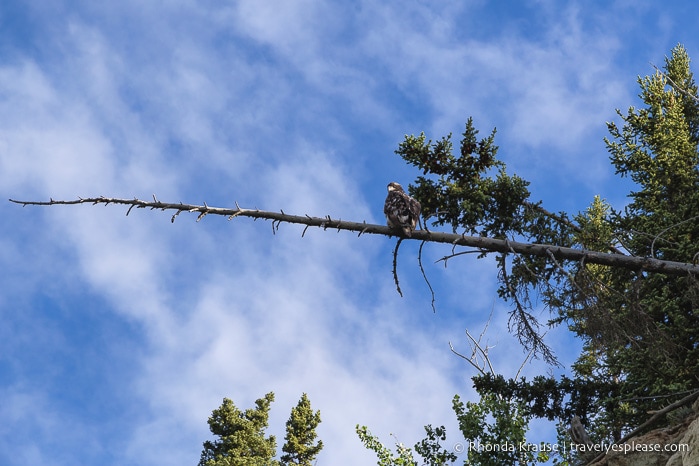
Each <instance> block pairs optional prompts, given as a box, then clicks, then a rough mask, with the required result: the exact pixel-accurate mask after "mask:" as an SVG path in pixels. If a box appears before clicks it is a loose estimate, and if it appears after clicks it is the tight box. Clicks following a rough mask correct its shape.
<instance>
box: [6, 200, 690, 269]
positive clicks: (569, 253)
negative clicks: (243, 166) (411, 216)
mask: <svg viewBox="0 0 699 466" xmlns="http://www.w3.org/2000/svg"><path fill="white" fill-rule="evenodd" d="M10 202H14V203H15V204H21V205H22V206H27V205H36V206H51V205H74V204H93V205H94V204H104V205H109V204H119V205H126V206H129V209H128V211H127V213H126V214H127V215H128V214H129V213H130V212H131V209H133V208H134V207H136V208H139V209H145V208H149V209H159V210H163V211H166V210H174V211H175V213H174V214H173V216H172V218H171V221H172V222H174V221H175V218H176V217H177V216H178V215H179V214H180V213H181V212H185V211H186V212H192V213H199V215H198V216H197V221H198V220H201V219H202V218H203V217H204V216H205V215H221V216H225V217H228V219H229V220H230V219H232V218H234V217H239V216H240V217H252V218H262V219H266V220H272V223H273V227H274V231H276V229H277V228H278V227H279V224H280V223H282V222H285V223H296V224H300V225H306V226H309V227H319V228H323V229H325V230H327V229H328V228H333V229H337V230H338V231H339V230H345V231H355V232H358V234H359V235H362V234H363V233H370V234H376V235H384V236H402V235H401V234H400V232H398V231H396V230H392V229H390V228H388V227H387V226H384V225H372V224H368V223H366V222H361V223H359V222H348V221H344V220H341V219H332V218H330V216H326V217H311V216H308V215H305V216H301V215H289V214H286V213H284V212H269V211H264V210H259V209H243V208H241V207H239V206H237V205H236V208H234V209H231V208H222V207H210V206H208V205H206V204H204V205H192V204H183V203H167V202H160V201H158V200H157V199H156V198H155V196H153V201H144V200H140V199H118V198H109V197H95V198H85V199H83V198H79V199H76V200H70V201H61V200H58V201H57V200H53V199H51V200H49V201H46V202H41V201H18V200H14V199H10ZM402 239H403V240H417V241H429V242H433V243H445V244H451V245H453V246H465V247H471V248H477V249H480V250H485V251H490V252H507V253H511V252H515V253H517V254H524V255H532V256H541V257H550V256H553V257H555V258H556V259H558V260H572V261H581V260H584V261H585V262H586V263H588V264H600V265H607V266H610V267H624V268H627V269H632V270H643V271H647V272H658V273H663V274H666V275H687V274H691V275H699V266H698V265H694V264H688V263H683V262H672V261H664V260H659V259H655V258H652V257H633V256H627V255H623V254H609V253H604V252H598V251H589V250H584V249H574V248H566V247H560V246H555V245H548V244H534V243H520V242H517V241H510V240H504V239H495V238H487V237H483V236H466V235H465V234H462V235H457V234H453V233H443V232H434V231H427V230H416V231H414V232H413V234H412V236H411V237H410V238H407V237H403V238H402Z"/></svg>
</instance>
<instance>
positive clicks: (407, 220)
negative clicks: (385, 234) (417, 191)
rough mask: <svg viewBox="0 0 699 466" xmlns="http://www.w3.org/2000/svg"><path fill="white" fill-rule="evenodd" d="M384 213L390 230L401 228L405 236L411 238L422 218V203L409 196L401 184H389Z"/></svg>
mask: <svg viewBox="0 0 699 466" xmlns="http://www.w3.org/2000/svg"><path fill="white" fill-rule="evenodd" d="M383 213H384V214H386V224H387V225H388V227H389V228H391V229H399V228H400V229H401V230H402V231H403V234H404V235H405V236H407V237H408V238H410V237H411V236H412V234H413V231H415V226H416V225H417V220H418V217H420V203H419V202H418V201H416V200H415V199H413V198H412V197H410V196H408V195H407V194H406V193H405V191H403V187H402V186H401V185H400V184H398V183H396V182H391V183H388V196H386V202H385V203H384V205H383Z"/></svg>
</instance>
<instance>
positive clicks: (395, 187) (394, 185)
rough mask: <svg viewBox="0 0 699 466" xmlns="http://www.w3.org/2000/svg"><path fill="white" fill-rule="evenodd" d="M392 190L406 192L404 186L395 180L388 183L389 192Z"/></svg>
mask: <svg viewBox="0 0 699 466" xmlns="http://www.w3.org/2000/svg"><path fill="white" fill-rule="evenodd" d="M391 191H398V192H399V193H402V192H405V191H403V186H401V185H400V184H398V183H396V182H395V181H391V182H390V183H388V192H389V193H390V192H391Z"/></svg>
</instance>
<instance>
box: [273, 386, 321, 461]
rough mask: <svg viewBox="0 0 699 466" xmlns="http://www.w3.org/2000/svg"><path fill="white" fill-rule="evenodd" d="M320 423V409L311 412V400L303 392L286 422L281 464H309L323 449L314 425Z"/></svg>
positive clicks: (316, 425)
mask: <svg viewBox="0 0 699 466" xmlns="http://www.w3.org/2000/svg"><path fill="white" fill-rule="evenodd" d="M318 424H320V411H316V412H313V409H311V401H310V400H309V399H308V396H307V395H306V394H305V393H304V394H303V395H301V399H300V400H299V402H298V404H297V405H296V407H295V408H292V409H291V415H290V416H289V420H288V421H287V422H286V436H285V437H284V440H285V442H284V446H283V447H282V451H283V452H284V455H282V457H281V464H282V466H311V464H312V463H313V460H314V459H315V457H316V456H317V455H318V453H319V452H320V450H322V449H323V441H322V440H318V442H316V443H314V442H315V439H316V437H317V434H316V427H318Z"/></svg>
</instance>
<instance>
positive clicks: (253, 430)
mask: <svg viewBox="0 0 699 466" xmlns="http://www.w3.org/2000/svg"><path fill="white" fill-rule="evenodd" d="M273 401H274V393H272V392H270V393H268V394H266V395H265V396H264V398H260V399H258V400H256V401H255V405H256V407H255V408H251V409H247V410H245V412H242V411H240V410H239V409H238V408H237V407H236V406H235V404H234V403H233V402H232V401H231V400H229V399H228V398H224V399H223V403H222V404H221V406H220V407H219V408H217V409H215V410H214V411H213V412H212V414H211V417H209V429H210V430H211V433H212V434H214V435H215V436H216V437H218V438H217V439H216V440H213V441H210V440H207V441H206V442H204V450H203V451H202V453H201V459H200V460H199V466H275V465H278V464H279V463H278V462H277V461H275V460H273V459H272V458H273V457H274V455H275V454H276V447H277V444H276V439H275V438H274V436H273V435H272V436H269V437H265V429H266V428H267V423H268V419H269V407H270V404H271V403H272V402H273Z"/></svg>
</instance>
